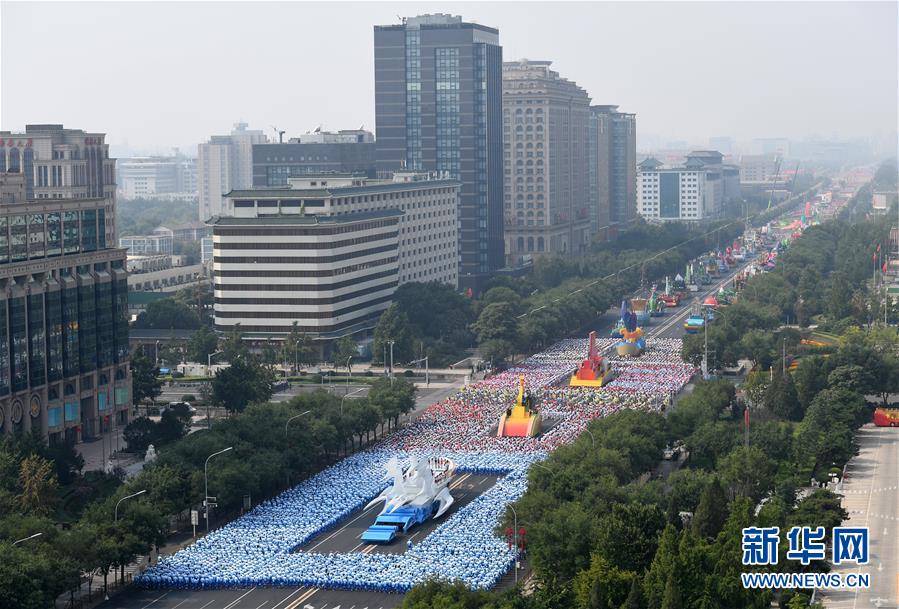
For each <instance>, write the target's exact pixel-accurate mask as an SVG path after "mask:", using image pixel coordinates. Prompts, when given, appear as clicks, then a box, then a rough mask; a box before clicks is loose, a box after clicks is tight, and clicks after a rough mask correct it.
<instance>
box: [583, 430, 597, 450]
mask: <svg viewBox="0 0 899 609" xmlns="http://www.w3.org/2000/svg"><path fill="white" fill-rule="evenodd" d="M584 431H585V432H587V433H588V434H590V441H591V442H593V448H596V438H595V437H594V436H593V432H592V431H590V430H589V429H587V428H586V427H585V428H584Z"/></svg>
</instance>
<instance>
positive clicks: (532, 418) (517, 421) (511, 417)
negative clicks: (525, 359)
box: [496, 374, 540, 438]
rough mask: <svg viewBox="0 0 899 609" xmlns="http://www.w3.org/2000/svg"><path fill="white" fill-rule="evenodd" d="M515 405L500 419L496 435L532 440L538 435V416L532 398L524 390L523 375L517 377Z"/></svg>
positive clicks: (529, 393) (528, 392)
mask: <svg viewBox="0 0 899 609" xmlns="http://www.w3.org/2000/svg"><path fill="white" fill-rule="evenodd" d="M518 383H519V385H518V397H517V398H516V399H515V405H514V406H512V407H511V408H509V409H507V410H506V412H504V413H503V416H502V417H500V420H499V427H497V430H496V435H497V436H498V437H500V438H532V437H534V436H536V435H537V434H538V433H540V414H539V413H538V412H536V411H535V410H534V397H533V396H532V395H531V392H530V391H528V390H525V388H524V375H523V374H522V375H520V376H519V377H518Z"/></svg>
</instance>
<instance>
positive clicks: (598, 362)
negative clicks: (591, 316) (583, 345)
mask: <svg viewBox="0 0 899 609" xmlns="http://www.w3.org/2000/svg"><path fill="white" fill-rule="evenodd" d="M624 331H625V332H627V329H625V330H624ZM613 378H615V375H614V374H613V372H612V366H611V365H609V362H608V360H607V359H605V358H604V357H603V356H601V355H600V354H599V351H598V350H597V348H596V332H590V338H589V346H588V348H587V357H586V358H585V359H584V361H583V362H581V365H580V367H579V368H578V369H577V370H575V372H574V374H572V375H571V381H570V382H569V383H568V384H569V386H571V387H602V386H603V385H605V384H607V383H608V382H609V381H611V380H612V379H613Z"/></svg>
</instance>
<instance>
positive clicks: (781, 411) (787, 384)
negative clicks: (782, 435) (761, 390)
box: [765, 373, 803, 421]
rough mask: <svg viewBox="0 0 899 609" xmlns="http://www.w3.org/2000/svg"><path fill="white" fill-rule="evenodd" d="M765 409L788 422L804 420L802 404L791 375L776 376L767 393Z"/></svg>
mask: <svg viewBox="0 0 899 609" xmlns="http://www.w3.org/2000/svg"><path fill="white" fill-rule="evenodd" d="M765 407H766V408H767V409H768V410H770V411H771V412H772V413H774V414H775V415H777V416H778V417H780V418H782V419H786V420H787V421H799V420H801V419H802V414H803V410H802V404H801V403H800V401H799V395H798V394H797V392H796V386H795V385H794V384H793V377H792V375H791V374H789V373H787V374H775V375H774V378H773V379H772V380H771V384H770V385H768V390H767V391H766V392H765Z"/></svg>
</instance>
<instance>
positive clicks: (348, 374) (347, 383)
mask: <svg viewBox="0 0 899 609" xmlns="http://www.w3.org/2000/svg"><path fill="white" fill-rule="evenodd" d="M352 361H353V356H352V355H351V356H349V357H348V358H346V391H344V392H343V395H346V394H347V393H349V391H350V362H352Z"/></svg>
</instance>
